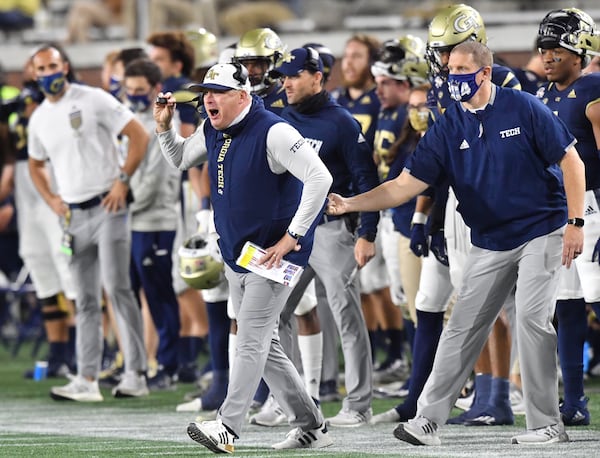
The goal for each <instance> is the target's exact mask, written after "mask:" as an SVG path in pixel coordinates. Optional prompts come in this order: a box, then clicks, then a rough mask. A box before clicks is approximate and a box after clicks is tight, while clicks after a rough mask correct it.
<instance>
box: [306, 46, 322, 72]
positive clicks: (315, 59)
mask: <svg viewBox="0 0 600 458" xmlns="http://www.w3.org/2000/svg"><path fill="white" fill-rule="evenodd" d="M304 49H306V51H307V56H306V62H304V69H305V70H308V71H310V72H311V73H316V72H321V73H323V65H320V66H319V60H320V57H319V53H318V51H317V50H316V49H315V48H311V47H310V46H304ZM321 62H322V61H321ZM319 67H320V68H319Z"/></svg>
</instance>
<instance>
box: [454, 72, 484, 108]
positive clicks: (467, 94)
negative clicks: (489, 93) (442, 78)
mask: <svg viewBox="0 0 600 458" xmlns="http://www.w3.org/2000/svg"><path fill="white" fill-rule="evenodd" d="M481 70H483V67H481V68H480V69H479V70H477V71H476V72H473V73H466V74H454V73H450V74H449V75H448V91H449V92H450V97H452V98H453V99H454V100H456V101H458V102H467V101H469V100H471V98H472V97H473V96H474V95H475V93H476V92H477V91H478V90H479V86H480V85H479V84H477V81H476V80H477V74H478V73H479V72H480V71H481Z"/></svg>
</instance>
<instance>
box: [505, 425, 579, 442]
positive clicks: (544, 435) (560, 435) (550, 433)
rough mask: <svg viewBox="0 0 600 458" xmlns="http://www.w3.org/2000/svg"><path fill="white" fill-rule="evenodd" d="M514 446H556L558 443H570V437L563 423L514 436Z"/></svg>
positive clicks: (529, 430)
mask: <svg viewBox="0 0 600 458" xmlns="http://www.w3.org/2000/svg"><path fill="white" fill-rule="evenodd" d="M511 442H512V443H513V444H532V445H539V444H554V443H556V442H569V436H567V433H566V432H565V426H564V425H563V424H562V423H557V424H555V425H549V426H545V427H544V428H538V429H528V430H527V432H526V433H523V434H519V435H517V436H514V437H513V438H512V440H511Z"/></svg>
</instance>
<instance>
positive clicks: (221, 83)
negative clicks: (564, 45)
mask: <svg viewBox="0 0 600 458" xmlns="http://www.w3.org/2000/svg"><path fill="white" fill-rule="evenodd" d="M189 88H190V89H192V90H193V89H197V90H199V91H202V92H203V91H207V90H211V89H212V90H215V91H229V90H231V89H234V90H237V91H246V92H248V93H250V79H249V78H248V70H247V69H246V67H244V66H243V65H242V64H239V63H231V64H215V65H213V66H212V67H210V68H209V69H208V71H207V72H206V76H204V81H203V82H202V83H201V84H193V85H190V86H189Z"/></svg>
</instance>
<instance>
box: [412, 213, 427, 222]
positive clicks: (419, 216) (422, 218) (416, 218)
mask: <svg viewBox="0 0 600 458" xmlns="http://www.w3.org/2000/svg"><path fill="white" fill-rule="evenodd" d="M426 222H427V215H426V214H425V213H421V212H416V213H415V214H414V215H413V217H412V221H411V224H425V223H426Z"/></svg>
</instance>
